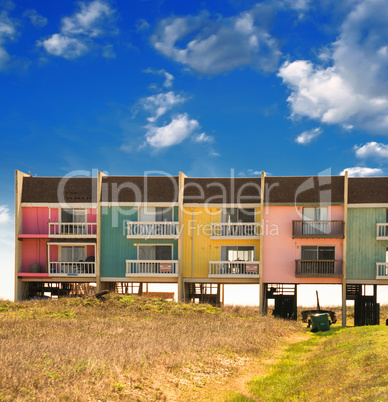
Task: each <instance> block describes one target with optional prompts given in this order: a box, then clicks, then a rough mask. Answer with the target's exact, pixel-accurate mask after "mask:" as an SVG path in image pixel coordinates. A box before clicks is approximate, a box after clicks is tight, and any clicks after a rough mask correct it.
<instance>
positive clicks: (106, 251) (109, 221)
mask: <svg viewBox="0 0 388 402" xmlns="http://www.w3.org/2000/svg"><path fill="white" fill-rule="evenodd" d="M126 221H137V210H136V209H135V208H132V207H102V208H101V277H123V278H124V277H125V261H126V260H136V259H137V247H136V246H135V245H134V244H172V245H173V258H174V260H177V259H178V240H176V239H127V236H126V231H125V228H126V225H125V222H126Z"/></svg>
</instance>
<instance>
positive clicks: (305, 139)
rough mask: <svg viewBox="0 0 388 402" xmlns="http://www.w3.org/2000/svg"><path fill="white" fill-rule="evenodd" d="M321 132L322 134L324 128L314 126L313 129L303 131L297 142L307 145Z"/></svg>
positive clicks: (296, 139)
mask: <svg viewBox="0 0 388 402" xmlns="http://www.w3.org/2000/svg"><path fill="white" fill-rule="evenodd" d="M320 134H322V130H321V129H320V128H319V127H318V128H314V129H313V130H307V131H303V133H302V134H299V135H298V136H297V137H296V138H295V142H297V143H298V144H301V145H307V144H310V142H311V141H312V140H314V139H315V138H317V137H318V136H319V135H320Z"/></svg>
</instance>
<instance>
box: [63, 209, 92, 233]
mask: <svg viewBox="0 0 388 402" xmlns="http://www.w3.org/2000/svg"><path fill="white" fill-rule="evenodd" d="M61 222H62V224H61V233H63V234H87V226H86V225H84V223H86V210H85V209H72V208H64V209H62V210H61Z"/></svg>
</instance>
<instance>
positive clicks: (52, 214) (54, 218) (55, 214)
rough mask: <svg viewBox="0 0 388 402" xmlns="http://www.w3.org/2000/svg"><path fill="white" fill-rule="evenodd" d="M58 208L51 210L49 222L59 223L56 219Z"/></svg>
mask: <svg viewBox="0 0 388 402" xmlns="http://www.w3.org/2000/svg"><path fill="white" fill-rule="evenodd" d="M58 216H59V214H58V208H51V218H50V220H51V222H59V220H58V219H59V218H58Z"/></svg>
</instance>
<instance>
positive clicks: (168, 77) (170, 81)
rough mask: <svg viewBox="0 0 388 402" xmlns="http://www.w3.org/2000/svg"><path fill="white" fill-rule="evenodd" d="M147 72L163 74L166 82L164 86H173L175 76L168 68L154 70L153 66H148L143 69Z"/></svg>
mask: <svg viewBox="0 0 388 402" xmlns="http://www.w3.org/2000/svg"><path fill="white" fill-rule="evenodd" d="M143 71H144V72H145V73H148V74H157V75H162V76H163V77H164V83H163V86H164V87H165V88H171V87H172V84H173V81H174V76H173V75H172V74H170V73H168V72H167V71H166V70H163V69H161V70H154V69H152V68H147V69H146V70H143Z"/></svg>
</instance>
